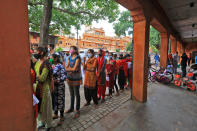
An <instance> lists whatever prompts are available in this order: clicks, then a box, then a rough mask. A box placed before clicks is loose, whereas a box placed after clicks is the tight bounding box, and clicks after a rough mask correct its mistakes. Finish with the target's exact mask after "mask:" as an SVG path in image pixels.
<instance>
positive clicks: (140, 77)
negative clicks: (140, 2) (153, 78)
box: [132, 18, 184, 102]
mask: <svg viewBox="0 0 197 131" xmlns="http://www.w3.org/2000/svg"><path fill="white" fill-rule="evenodd" d="M149 28H150V21H149V20H148V19H146V18H144V19H143V20H140V21H134V52H133V91H132V96H133V98H134V99H136V100H137V101H139V102H146V101H147V82H148V53H149ZM160 38H161V46H160V66H162V67H167V59H168V53H173V54H174V53H175V52H176V51H178V54H179V55H182V53H183V52H184V47H183V46H182V45H183V44H182V43H181V42H179V41H177V40H176V38H173V37H172V38H170V34H169V33H168V32H161V33H160ZM169 39H170V40H171V52H168V49H169Z"/></svg>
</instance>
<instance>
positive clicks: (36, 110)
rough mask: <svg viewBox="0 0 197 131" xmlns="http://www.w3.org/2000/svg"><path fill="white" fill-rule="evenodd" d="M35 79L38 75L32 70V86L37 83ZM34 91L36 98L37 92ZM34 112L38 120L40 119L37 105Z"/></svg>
mask: <svg viewBox="0 0 197 131" xmlns="http://www.w3.org/2000/svg"><path fill="white" fill-rule="evenodd" d="M35 79H36V74H35V72H34V70H32V69H31V82H32V86H33V84H34V82H35ZM32 89H33V94H34V95H35V96H36V92H35V91H34V88H32ZM34 112H35V117H36V118H37V117H38V104H36V105H35V106H34Z"/></svg>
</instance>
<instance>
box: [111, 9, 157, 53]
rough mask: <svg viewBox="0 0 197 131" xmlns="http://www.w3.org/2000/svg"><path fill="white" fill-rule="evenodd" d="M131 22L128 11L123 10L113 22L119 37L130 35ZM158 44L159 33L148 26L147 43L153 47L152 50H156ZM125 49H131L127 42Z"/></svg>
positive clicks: (131, 30)
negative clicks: (148, 35)
mask: <svg viewBox="0 0 197 131" xmlns="http://www.w3.org/2000/svg"><path fill="white" fill-rule="evenodd" d="M132 27H133V22H132V17H131V15H130V12H129V11H124V12H122V13H121V14H120V16H119V18H118V21H117V22H116V23H114V24H113V28H114V30H115V34H116V35H117V36H119V37H121V36H126V35H131V34H132V33H133V29H132ZM159 44H160V33H159V32H158V31H157V30H156V29H155V28H153V27H152V26H150V38H149V45H150V47H151V48H152V49H153V52H158V49H159ZM127 50H128V51H131V50H132V45H131V43H129V44H128V45H127Z"/></svg>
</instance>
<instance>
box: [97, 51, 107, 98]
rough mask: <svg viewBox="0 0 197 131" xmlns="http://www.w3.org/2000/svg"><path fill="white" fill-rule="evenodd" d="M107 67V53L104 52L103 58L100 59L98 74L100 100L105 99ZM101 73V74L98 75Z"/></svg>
mask: <svg viewBox="0 0 197 131" xmlns="http://www.w3.org/2000/svg"><path fill="white" fill-rule="evenodd" d="M105 65H106V60H105V52H104V51H103V52H102V56H99V57H98V72H97V76H98V81H97V83H98V91H97V93H98V98H99V99H100V98H101V97H102V99H104V98H105V90H106V87H105V78H106V76H105ZM98 73H99V74H98Z"/></svg>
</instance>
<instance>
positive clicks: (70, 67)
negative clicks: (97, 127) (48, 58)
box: [66, 46, 82, 118]
mask: <svg viewBox="0 0 197 131" xmlns="http://www.w3.org/2000/svg"><path fill="white" fill-rule="evenodd" d="M66 72H67V83H68V86H69V91H70V102H71V104H70V109H69V110H68V111H67V112H66V113H71V112H73V111H74V102H75V97H76V99H77V101H76V113H75V116H74V118H78V117H79V115H80V111H79V109H80V93H79V88H80V85H81V83H82V76H81V58H80V56H79V54H78V48H77V47H76V46H71V47H70V56H69V59H68V62H67V65H66Z"/></svg>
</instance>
